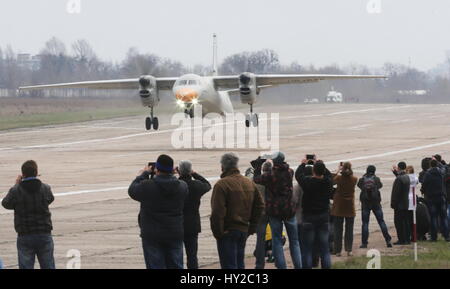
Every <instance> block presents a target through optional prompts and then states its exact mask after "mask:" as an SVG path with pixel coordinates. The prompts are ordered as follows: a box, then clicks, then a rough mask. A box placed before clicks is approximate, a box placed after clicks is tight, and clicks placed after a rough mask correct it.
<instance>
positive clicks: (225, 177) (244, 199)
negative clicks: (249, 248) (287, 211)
mask: <svg viewBox="0 0 450 289" xmlns="http://www.w3.org/2000/svg"><path fill="white" fill-rule="evenodd" d="M238 162H239V158H238V157H237V156H236V155H235V154H233V153H227V154H224V155H223V156H222V158H221V161H220V163H221V165H222V175H221V176H220V177H221V179H220V180H219V181H218V182H217V183H216V185H215V186H214V189H213V193H212V197H211V218H210V221H211V230H212V232H213V235H214V237H215V238H216V240H217V250H218V252H219V258H220V265H221V267H222V269H245V264H244V256H245V244H246V242H247V237H248V236H249V235H252V234H254V233H255V232H256V226H257V224H258V221H259V219H260V217H261V214H262V212H263V210H264V200H263V198H262V195H261V193H260V192H259V191H258V189H257V188H256V185H255V184H254V183H253V182H252V181H251V180H249V179H248V178H246V177H244V176H243V175H241V173H240V172H239V169H238Z"/></svg>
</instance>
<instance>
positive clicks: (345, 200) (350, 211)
mask: <svg viewBox="0 0 450 289" xmlns="http://www.w3.org/2000/svg"><path fill="white" fill-rule="evenodd" d="M357 181H358V178H357V177H355V176H354V175H353V170H352V164H351V163H350V162H345V163H343V164H341V165H340V166H339V169H338V172H337V173H336V174H333V183H334V184H335V185H337V187H336V192H335V193H334V196H333V207H332V209H331V215H332V216H334V217H335V218H334V253H335V254H336V256H338V257H339V256H341V251H342V235H343V227H344V222H345V237H344V243H345V244H344V247H345V251H346V252H347V256H352V255H353V253H352V251H353V225H354V223H355V215H356V212H355V187H356V183H357Z"/></svg>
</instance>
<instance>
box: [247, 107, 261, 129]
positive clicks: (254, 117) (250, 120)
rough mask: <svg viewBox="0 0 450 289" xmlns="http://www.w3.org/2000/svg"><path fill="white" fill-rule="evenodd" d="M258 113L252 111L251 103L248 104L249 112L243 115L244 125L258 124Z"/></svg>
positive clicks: (255, 125)
mask: <svg viewBox="0 0 450 289" xmlns="http://www.w3.org/2000/svg"><path fill="white" fill-rule="evenodd" d="M258 121H259V120H258V114H257V113H253V104H250V113H248V114H247V115H246V116H245V126H246V127H250V124H251V125H253V126H254V127H257V126H258Z"/></svg>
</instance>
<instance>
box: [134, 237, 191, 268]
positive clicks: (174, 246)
mask: <svg viewBox="0 0 450 289" xmlns="http://www.w3.org/2000/svg"><path fill="white" fill-rule="evenodd" d="M142 248H143V250H144V259H145V265H146V267H147V269H183V240H165V241H161V240H150V239H142Z"/></svg>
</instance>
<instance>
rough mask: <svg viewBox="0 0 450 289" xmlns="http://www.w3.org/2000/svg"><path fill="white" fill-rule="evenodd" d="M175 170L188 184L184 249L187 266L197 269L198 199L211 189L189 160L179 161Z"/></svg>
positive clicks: (199, 227)
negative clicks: (193, 168)
mask: <svg viewBox="0 0 450 289" xmlns="http://www.w3.org/2000/svg"><path fill="white" fill-rule="evenodd" d="M177 172H178V174H179V175H180V178H179V179H180V180H182V181H184V182H185V183H186V184H187V185H188V191H189V194H188V196H187V198H186V201H185V204H184V247H185V249H186V257H187V268H188V269H198V259H197V250H198V234H199V233H200V232H201V225H200V212H199V209H200V199H201V198H202V197H203V195H204V194H206V193H207V192H209V191H210V190H211V184H210V183H209V182H208V181H207V180H206V179H205V178H204V177H202V176H201V175H199V174H197V173H196V172H194V171H193V170H192V163H191V162H190V161H181V162H180V163H179V165H178V168H177Z"/></svg>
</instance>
